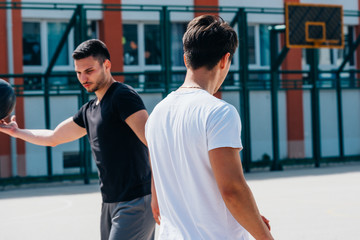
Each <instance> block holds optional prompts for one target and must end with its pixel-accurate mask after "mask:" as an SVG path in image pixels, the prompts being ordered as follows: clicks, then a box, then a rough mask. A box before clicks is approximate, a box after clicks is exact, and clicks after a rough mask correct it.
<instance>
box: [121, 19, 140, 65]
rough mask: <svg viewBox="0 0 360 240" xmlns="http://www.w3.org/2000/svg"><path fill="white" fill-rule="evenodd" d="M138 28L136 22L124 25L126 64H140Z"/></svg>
mask: <svg viewBox="0 0 360 240" xmlns="http://www.w3.org/2000/svg"><path fill="white" fill-rule="evenodd" d="M138 45H139V44H138V28H137V25H136V24H124V25H123V48H124V65H138V64H139V53H138Z"/></svg>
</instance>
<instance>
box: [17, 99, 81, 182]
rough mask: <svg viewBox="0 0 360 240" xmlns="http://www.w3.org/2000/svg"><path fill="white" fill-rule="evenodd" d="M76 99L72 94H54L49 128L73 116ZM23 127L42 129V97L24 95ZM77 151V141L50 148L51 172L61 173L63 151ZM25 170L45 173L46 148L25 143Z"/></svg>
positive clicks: (43, 126) (39, 173)
mask: <svg viewBox="0 0 360 240" xmlns="http://www.w3.org/2000/svg"><path fill="white" fill-rule="evenodd" d="M77 103H78V100H77V97H74V96H61V97H60V96H56V97H51V99H50V109H51V114H50V119H51V128H52V129H54V128H55V127H56V126H57V125H58V124H59V123H60V122H62V121H63V120H65V119H66V118H68V117H71V116H73V115H74V114H75V113H76V112H77V109H78V104H77ZM24 109H25V116H26V117H25V128H29V129H44V128H45V115H44V109H45V108H44V101H43V98H42V97H25V101H24ZM64 151H79V142H78V141H74V142H71V143H66V144H62V145H59V146H57V147H54V148H52V157H53V161H52V164H53V173H54V174H63V173H64V168H63V152H64ZM26 171H27V174H28V175H29V176H31V175H47V161H46V148H45V147H42V146H37V145H34V144H31V143H26Z"/></svg>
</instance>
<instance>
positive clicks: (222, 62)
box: [220, 53, 230, 69]
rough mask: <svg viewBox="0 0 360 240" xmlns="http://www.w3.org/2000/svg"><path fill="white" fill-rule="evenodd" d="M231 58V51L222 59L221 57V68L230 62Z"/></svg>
mask: <svg viewBox="0 0 360 240" xmlns="http://www.w3.org/2000/svg"><path fill="white" fill-rule="evenodd" d="M229 59H230V53H226V54H225V55H224V56H223V57H222V58H221V59H220V68H221V69H224V68H225V67H226V66H227V65H228V63H229Z"/></svg>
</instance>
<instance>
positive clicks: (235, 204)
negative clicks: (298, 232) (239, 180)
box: [223, 183, 273, 240]
mask: <svg viewBox="0 0 360 240" xmlns="http://www.w3.org/2000/svg"><path fill="white" fill-rule="evenodd" d="M223 199H224V202H225V204H226V206H227V208H228V209H229V211H230V212H231V214H232V215H233V217H234V218H235V219H236V220H237V221H238V222H239V223H240V224H241V226H243V227H244V228H245V229H246V230H247V231H248V232H249V233H250V234H251V235H252V236H253V237H254V238H255V239H257V240H260V239H264V240H265V239H273V238H272V236H271V233H270V231H269V229H268V227H267V226H266V224H265V223H264V221H263V220H262V218H261V215H260V213H259V210H258V208H257V205H256V202H255V199H254V197H253V195H252V192H251V190H250V188H249V187H248V186H247V184H246V183H244V185H243V186H241V188H237V189H234V190H232V191H229V192H227V193H223Z"/></svg>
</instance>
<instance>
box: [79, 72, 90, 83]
mask: <svg viewBox="0 0 360 240" xmlns="http://www.w3.org/2000/svg"><path fill="white" fill-rule="evenodd" d="M78 78H79V80H80V82H81V83H86V82H87V81H88V78H87V77H86V74H79V76H78Z"/></svg>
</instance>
